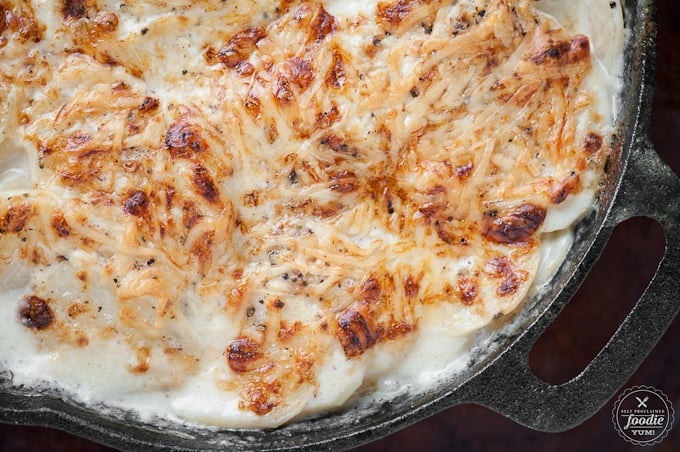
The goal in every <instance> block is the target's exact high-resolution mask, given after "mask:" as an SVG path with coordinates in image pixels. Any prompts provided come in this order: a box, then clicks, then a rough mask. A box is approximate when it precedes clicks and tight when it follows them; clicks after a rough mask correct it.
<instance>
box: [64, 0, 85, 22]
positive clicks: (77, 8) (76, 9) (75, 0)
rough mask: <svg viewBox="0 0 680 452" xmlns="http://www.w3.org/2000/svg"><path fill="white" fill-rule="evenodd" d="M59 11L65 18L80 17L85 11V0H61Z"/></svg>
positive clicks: (83, 15)
mask: <svg viewBox="0 0 680 452" xmlns="http://www.w3.org/2000/svg"><path fill="white" fill-rule="evenodd" d="M61 12H62V14H64V18H65V19H81V18H83V17H85V13H86V4H85V0H63V2H62V8H61Z"/></svg>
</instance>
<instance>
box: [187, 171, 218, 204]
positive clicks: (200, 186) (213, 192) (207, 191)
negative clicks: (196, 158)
mask: <svg viewBox="0 0 680 452" xmlns="http://www.w3.org/2000/svg"><path fill="white" fill-rule="evenodd" d="M191 181H192V182H193V183H194V187H196V190H197V191H198V193H200V195H201V196H203V197H204V198H205V199H207V200H208V201H210V202H211V203H213V204H214V203H217V202H218V201H219V199H220V193H219V190H218V189H217V187H216V186H215V182H214V181H213V178H212V176H211V175H210V173H209V172H208V170H207V169H206V168H205V167H203V166H201V165H199V164H195V165H194V166H193V168H192V173H191Z"/></svg>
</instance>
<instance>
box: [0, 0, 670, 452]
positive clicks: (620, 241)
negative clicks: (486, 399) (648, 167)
mask: <svg viewBox="0 0 680 452" xmlns="http://www.w3.org/2000/svg"><path fill="white" fill-rule="evenodd" d="M658 8H659V27H660V37H659V43H660V48H659V65H658V75H657V96H656V102H655V106H654V114H653V126H652V139H653V141H654V143H655V145H656V147H657V150H658V152H659V154H660V155H661V156H662V158H663V159H664V160H665V161H666V162H667V163H669V164H670V165H671V167H672V168H673V169H674V170H675V172H676V173H677V174H680V27H677V26H676V25H677V24H680V2H678V1H677V0H659V1H658ZM679 202H680V200H679ZM662 253H663V233H662V232H661V231H660V228H659V227H658V226H657V225H656V224H655V223H654V222H653V221H651V220H645V219H635V220H632V221H630V222H627V223H625V224H623V225H622V226H620V227H619V228H617V230H616V231H615V233H614V235H613V236H612V239H611V241H610V244H609V245H608V247H607V249H606V251H605V253H604V255H603V257H602V259H601V260H600V262H599V263H598V265H597V266H596V267H595V269H594V270H593V272H592V273H591V275H590V276H589V277H588V280H587V281H586V283H585V284H584V286H583V287H582V288H581V289H580V291H579V293H578V294H577V295H576V297H575V298H574V299H573V300H572V302H570V304H569V305H568V307H567V309H566V310H565V311H564V312H563V313H562V315H561V316H560V317H559V318H558V320H557V321H556V322H555V324H553V325H552V326H551V327H550V328H549V329H548V331H547V332H546V333H545V334H544V335H543V336H542V337H541V339H540V340H539V342H538V343H537V344H536V346H535V347H534V350H533V351H532V354H531V360H530V362H531V366H532V369H533V370H534V371H535V372H536V373H537V374H538V375H539V376H541V377H542V378H544V379H546V381H549V382H553V383H558V382H563V381H566V380H568V379H569V378H570V377H572V376H574V375H576V374H577V373H578V372H579V371H580V370H581V369H582V368H583V367H584V366H585V365H586V364H587V363H588V362H589V360H590V359H592V357H593V356H594V355H595V354H596V353H597V352H598V351H599V349H600V348H601V346H602V345H603V344H604V343H605V342H606V340H607V339H608V337H609V336H610V335H611V333H612V332H613V331H614V330H615V329H616V326H617V325H618V324H619V322H620V321H621V320H622V319H623V318H624V317H625V315H626V313H627V312H628V311H629V310H630V308H631V307H632V305H633V303H634V302H635V300H636V298H637V296H638V295H639V294H641V293H642V291H643V290H644V287H645V285H646V284H647V281H649V279H650V277H651V275H653V273H654V270H655V268H656V265H657V263H658V261H659V258H660V257H661V255H662ZM678 276H679V277H680V275H678ZM678 296H680V294H679V295H678ZM679 344H680V317H678V318H676V320H675V321H674V323H673V325H672V326H671V328H670V329H669V331H668V332H667V333H666V335H665V336H664V337H663V339H662V340H661V342H660V343H659V344H658V346H657V347H656V348H655V350H654V352H652V354H651V355H650V356H649V357H648V358H647V359H646V360H645V362H644V364H643V365H642V367H641V368H640V369H639V370H638V371H637V372H636V373H635V375H634V376H633V377H632V378H631V379H630V381H629V382H628V383H627V384H626V385H625V387H630V386H634V385H649V386H654V387H656V388H658V389H661V390H662V391H664V392H665V393H666V394H667V395H668V396H669V397H670V398H671V400H672V401H673V403H674V404H675V406H676V408H675V410H676V411H675V412H676V425H677V424H678V423H680V357H679V356H678V345H679ZM612 406H613V401H612V402H609V403H608V404H607V405H605V406H604V407H603V408H602V410H600V412H598V413H597V414H596V415H595V416H593V417H592V418H591V419H589V420H588V421H586V422H585V423H583V424H582V425H581V426H579V427H577V428H575V429H573V430H570V431H568V432H564V433H559V434H547V433H539V432H535V431H532V430H529V429H527V428H524V427H521V426H519V425H516V424H514V423H512V422H511V421H509V420H507V419H505V418H503V417H502V416H500V415H498V414H495V413H493V412H491V411H489V410H487V409H484V408H481V407H478V406H473V405H462V406H458V407H454V408H452V409H449V410H446V411H444V412H442V413H440V414H438V415H436V416H434V417H432V418H430V419H428V420H426V421H423V422H420V423H418V424H416V425H414V426H412V427H409V428H407V429H405V430H402V431H401V432H398V433H396V434H394V435H391V436H390V437H388V438H385V439H383V440H380V441H377V442H375V443H373V444H371V445H368V446H364V447H362V448H359V449H357V451H359V452H368V451H395V452H396V451H400V452H401V451H464V452H477V451H479V452H500V451H524V452H533V451H536V452H539V451H540V452H543V451H574V450H576V451H579V450H581V451H634V450H645V451H647V450H653V451H656V452H661V451H663V452H666V451H679V452H680V427H676V428H675V429H674V430H673V431H672V432H671V434H670V435H669V437H668V438H667V439H666V440H665V441H664V442H663V443H661V444H659V445H657V446H655V447H653V448H651V449H648V448H640V447H635V446H631V445H629V444H628V443H626V442H624V441H623V440H622V439H621V438H619V437H618V436H617V434H616V432H615V430H614V428H613V426H612V422H611V410H612ZM112 450H113V449H110V448H107V447H104V446H100V445H98V444H95V443H92V442H90V441H87V440H84V439H81V438H78V437H76V436H73V435H70V434H67V433H63V432H59V431H56V430H52V429H47V428H42V427H23V426H10V425H0V452H19V451H21V452H42V451H55V452H60V451H64V452H66V451H68V452H104V451H112Z"/></svg>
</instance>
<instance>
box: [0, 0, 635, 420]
mask: <svg viewBox="0 0 680 452" xmlns="http://www.w3.org/2000/svg"><path fill="white" fill-rule="evenodd" d="M621 21H622V18H621V9H620V7H619V6H617V5H616V3H612V2H609V1H598V2H589V1H579V2H559V1H542V2H535V1H529V0H517V1H510V0H492V1H482V0H467V1H463V0H461V1H452V0H448V1H447V0H439V1H436V0H432V1H426V0H398V1H393V0H380V1H352V0H324V1H307V2H300V1H269V0H259V1H251V0H227V1H218V0H204V1H178V0H166V1H158V0H154V1H147V2H121V1H115V2H114V1H106V0H64V1H62V2H59V1H33V2H31V1H20V0H11V1H10V0H0V191H1V193H0V194H1V197H0V307H1V308H0V309H1V312H2V315H1V320H0V322H1V323H0V328H1V329H2V335H1V337H0V363H1V364H0V365H1V366H2V368H3V369H5V370H6V371H9V372H11V373H12V375H13V378H14V381H15V383H16V384H29V385H39V384H43V385H49V386H50V387H56V388H60V389H61V390H63V391H64V393H65V394H67V395H68V396H69V397H72V398H74V399H75V400H77V401H79V402H82V403H104V404H108V405H110V406H120V407H124V408H130V409H134V410H138V411H139V412H142V413H150V415H152V416H166V417H171V418H173V419H181V420H183V421H187V422H193V423H199V424H208V425H219V426H228V427H272V426H277V425H280V424H282V423H284V422H287V421H289V420H290V419H292V418H295V417H296V416H300V415H304V414H309V413H314V412H320V411H324V410H329V409H333V408H335V407H338V406H340V405H342V404H343V403H345V402H346V401H347V400H348V398H350V397H351V396H352V394H354V393H356V392H357V390H359V389H360V388H364V389H365V388H366V387H369V386H371V387H375V388H377V387H380V385H381V384H382V385H384V384H385V382H386V381H390V382H392V384H396V385H398V384H401V383H403V382H405V381H411V382H416V384H419V383H418V382H422V381H425V380H427V379H428V378H430V375H433V374H434V373H436V372H437V369H439V372H441V371H443V370H445V369H447V367H450V365H451V363H453V362H456V360H457V359H458V358H459V357H460V356H461V354H462V355H464V352H465V350H466V349H467V348H469V347H470V346H471V342H470V337H471V334H472V333H474V332H475V331H478V330H480V329H481V328H483V327H485V326H487V325H488V324H489V323H490V322H492V321H495V320H499V319H502V318H503V317H504V316H506V315H507V314H509V313H511V312H512V311H513V310H515V309H516V308H517V306H518V305H519V304H520V303H521V301H522V300H523V299H525V298H526V295H527V293H528V292H529V290H530V288H531V287H532V285H533V286H535V281H536V279H537V278H539V279H541V280H543V281H545V280H546V278H548V277H549V275H550V273H551V272H552V271H554V270H555V268H556V266H557V265H559V261H560V259H562V256H563V254H564V250H565V249H566V248H568V246H569V240H570V238H569V237H570V236H569V230H570V228H571V226H572V225H573V224H574V222H575V221H576V220H578V218H579V217H581V216H582V214H583V213H584V212H586V211H587V210H588V209H589V208H590V207H591V206H592V204H593V200H594V196H595V194H596V192H597V190H598V185H599V183H600V180H601V174H602V172H603V167H604V163H605V160H606V157H607V154H608V151H609V142H610V140H611V134H612V130H613V129H612V123H613V120H612V116H613V115H612V112H613V111H614V107H612V105H611V104H612V100H613V99H614V98H615V92H616V83H615V80H616V74H615V72H614V69H613V68H615V67H616V61H617V60H618V55H619V54H620V51H621V50H620V49H621V43H622V33H623V25H622V23H621ZM596 36H599V37H600V40H599V41H597V42H596V41H595V37H596ZM598 46H599V47H598ZM541 275H543V276H541ZM546 275H548V276H546ZM395 382H396V383H395Z"/></svg>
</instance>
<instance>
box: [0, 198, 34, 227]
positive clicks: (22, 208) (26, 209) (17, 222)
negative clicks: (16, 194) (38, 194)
mask: <svg viewBox="0 0 680 452" xmlns="http://www.w3.org/2000/svg"><path fill="white" fill-rule="evenodd" d="M12 201H13V202H12V203H11V205H10V206H9V207H8V208H7V211H6V212H5V214H4V215H2V217H0V219H1V221H0V233H3V232H13V233H15V234H16V233H18V232H21V231H22V230H23V229H24V227H25V226H26V224H27V223H28V221H29V220H30V219H31V217H32V216H33V215H35V210H34V208H33V207H32V206H31V205H29V204H27V203H26V202H24V201H22V200H21V199H18V198H15V199H13V200H12Z"/></svg>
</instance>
